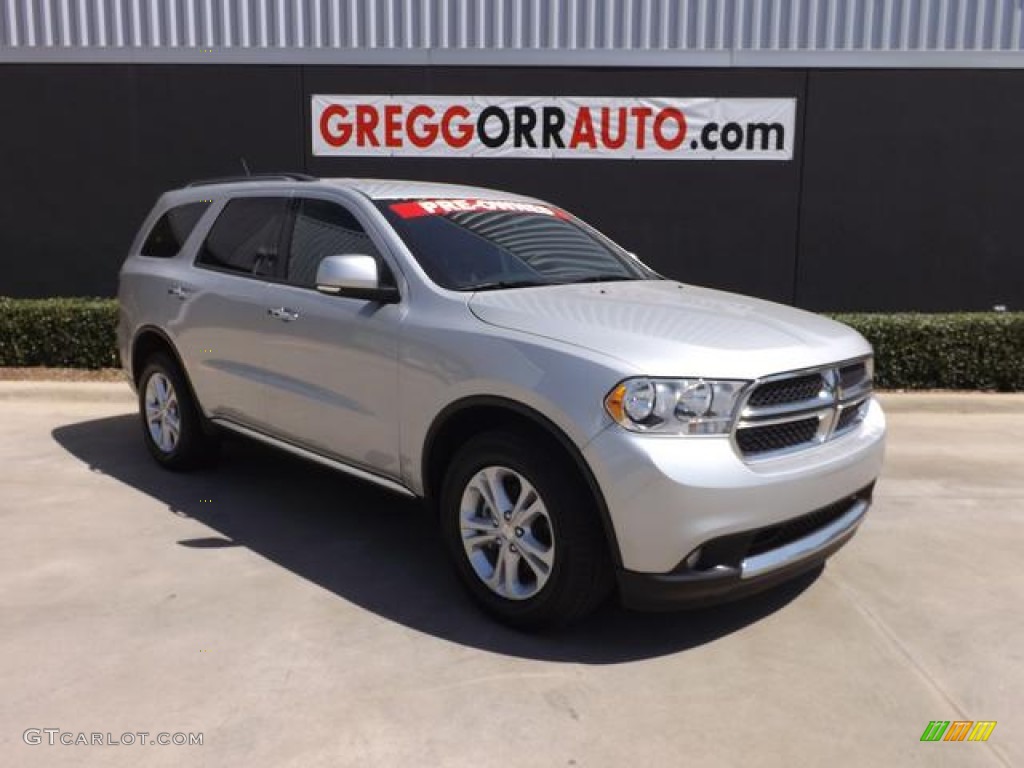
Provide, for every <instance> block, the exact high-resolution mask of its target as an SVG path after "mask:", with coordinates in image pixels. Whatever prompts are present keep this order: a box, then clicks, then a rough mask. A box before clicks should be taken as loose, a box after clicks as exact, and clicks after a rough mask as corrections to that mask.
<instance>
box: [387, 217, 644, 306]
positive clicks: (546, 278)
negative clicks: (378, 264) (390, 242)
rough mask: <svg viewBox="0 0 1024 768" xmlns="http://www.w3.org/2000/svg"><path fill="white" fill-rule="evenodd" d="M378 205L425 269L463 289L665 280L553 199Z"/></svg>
mask: <svg viewBox="0 0 1024 768" xmlns="http://www.w3.org/2000/svg"><path fill="white" fill-rule="evenodd" d="M377 206H378V207H379V208H380V210H381V211H382V212H383V214H384V216H385V217H386V218H387V220H388V221H389V222H390V223H391V225H392V226H393V227H394V228H395V231H397V232H398V234H399V236H400V237H401V238H402V240H403V241H404V242H405V244H406V246H407V247H408V248H409V250H410V251H411V252H412V254H413V256H415V257H416V260H417V261H418V262H419V264H420V266H422V267H423V270H424V271H425V272H426V273H427V275H429V276H430V278H431V279H432V280H433V281H434V282H436V283H437V284H438V285H440V286H442V287H444V288H450V289H452V290H456V291H480V290H493V289H500V288H520V287H525V286H534V285H562V284H566V283H580V282H599V281H604V280H658V279H660V277H659V276H658V275H657V274H656V273H655V272H653V271H652V270H650V269H648V268H647V267H645V266H644V265H643V264H641V263H640V262H639V261H638V260H637V259H636V258H635V257H633V256H632V255H630V254H629V253H627V252H626V251H623V250H622V249H621V248H619V247H618V246H616V245H615V244H614V243H612V242H611V241H610V240H607V239H606V238H604V237H603V236H601V235H599V234H597V233H596V232H594V231H593V230H592V229H590V228H589V227H587V226H586V225H585V224H583V223H582V222H580V221H578V220H576V219H574V218H572V217H571V216H569V214H567V213H565V212H564V211H562V210H559V209H557V208H554V207H552V206H547V205H541V204H539V203H520V202H512V201H503V200H473V199H469V200H420V199H417V200H403V201H396V200H385V201H378V202H377Z"/></svg>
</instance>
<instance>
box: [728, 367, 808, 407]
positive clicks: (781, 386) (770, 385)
mask: <svg viewBox="0 0 1024 768" xmlns="http://www.w3.org/2000/svg"><path fill="white" fill-rule="evenodd" d="M822 384H823V382H822V378H821V374H820V373H809V374H807V375H806V376H797V377H796V378H794V379H782V380H780V381H769V382H767V383H765V384H762V385H761V386H760V387H758V388H757V389H756V390H754V392H753V393H752V394H751V395H750V399H749V400H748V401H747V405H755V406H760V405H782V404H783V403H793V402H799V401H801V400H810V399H811V398H814V397H817V396H818V392H820V391H821V386H822Z"/></svg>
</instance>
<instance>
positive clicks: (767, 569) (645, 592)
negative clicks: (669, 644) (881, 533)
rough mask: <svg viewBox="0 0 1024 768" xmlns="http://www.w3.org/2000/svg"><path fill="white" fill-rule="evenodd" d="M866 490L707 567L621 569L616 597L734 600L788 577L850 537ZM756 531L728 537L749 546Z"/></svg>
mask: <svg viewBox="0 0 1024 768" xmlns="http://www.w3.org/2000/svg"><path fill="white" fill-rule="evenodd" d="M871 490H872V489H871V487H868V488H866V489H864V490H863V491H860V492H859V493H857V494H854V495H853V496H851V497H849V498H848V499H845V500H844V501H843V502H840V504H841V505H842V507H843V510H844V511H842V512H841V514H839V515H838V516H837V517H835V519H833V520H832V521H831V522H830V523H827V524H825V525H823V526H821V527H819V528H816V529H814V530H812V531H811V532H810V533H808V534H807V535H806V536H802V537H800V538H797V539H793V540H791V541H788V542H786V543H783V544H780V546H778V547H776V548H774V549H768V550H764V551H760V552H757V553H756V554H748V555H747V556H745V557H744V556H740V557H737V558H736V559H735V560H734V561H733V562H732V563H719V564H716V565H714V566H712V567H708V568H705V567H701V566H700V565H698V566H697V567H688V566H687V565H686V564H685V563H681V564H680V565H679V566H678V567H677V568H676V570H675V571H673V572H671V573H665V574H661V573H637V572H635V571H627V570H624V569H621V570H619V573H618V581H619V591H620V594H621V597H622V602H623V603H624V604H625V605H627V606H629V607H631V608H637V609H658V608H663V607H672V606H677V605H688V606H700V605H709V604H714V603H721V602H726V601H730V600H736V599H739V598H741V597H746V596H748V595H752V594H755V593H757V592H760V591H762V590H765V589H769V588H770V587H773V586H776V585H777V584H781V583H782V582H785V581H789V580H790V579H793V578H795V577H796V576H799V575H800V574H802V573H805V572H807V571H810V570H812V569H814V568H816V567H818V566H819V565H821V564H822V563H823V562H825V560H826V559H828V557H829V556H830V555H831V554H832V553H833V552H835V551H836V550H838V549H839V548H840V547H842V546H843V545H844V544H846V542H847V541H849V540H850V538H852V537H853V534H854V533H856V532H857V528H858V526H859V525H860V524H861V522H863V520H864V516H865V515H866V514H867V511H868V507H869V506H870V505H871ZM833 506H834V505H833ZM777 527H778V526H776V528H777ZM759 535H760V534H758V532H751V533H749V534H747V535H740V536H736V537H730V538H733V539H736V540H737V544H739V542H740V541H745V542H746V546H749V544H750V542H752V541H754V540H756V539H757V537H758V536H759ZM719 554H721V553H719ZM737 561H738V562H737Z"/></svg>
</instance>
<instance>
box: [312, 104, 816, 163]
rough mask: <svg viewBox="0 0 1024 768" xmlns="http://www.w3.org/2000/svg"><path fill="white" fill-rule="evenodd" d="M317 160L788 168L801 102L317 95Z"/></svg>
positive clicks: (315, 135)
mask: <svg viewBox="0 0 1024 768" xmlns="http://www.w3.org/2000/svg"><path fill="white" fill-rule="evenodd" d="M312 107H313V110H312V118H313V120H312V122H313V125H312V129H313V154H314V155H317V156H332V155H333V156H350V155H361V156H377V157H381V156H383V157H484V158H516V157H532V158H590V159H595V158H605V159H610V160H790V159H792V157H793V130H794V123H795V117H796V99H713V98H710V99H678V98H655V97H649V98H647V97H645V98H619V97H597V96H559V97H548V96H327V95H316V96H313V104H312Z"/></svg>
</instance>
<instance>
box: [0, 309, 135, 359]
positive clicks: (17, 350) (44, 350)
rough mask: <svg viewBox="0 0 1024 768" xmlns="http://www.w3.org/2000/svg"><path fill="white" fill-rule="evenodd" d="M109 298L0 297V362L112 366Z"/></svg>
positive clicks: (114, 355) (112, 327)
mask: <svg viewBox="0 0 1024 768" xmlns="http://www.w3.org/2000/svg"><path fill="white" fill-rule="evenodd" d="M116 328H117V301H115V300H114V299H8V298H3V297H0V366H12V367H18V368H21V367H30V366H37V365H43V366H49V367H53V368H116V367H117V366H118V357H117V342H116V337H115V332H116Z"/></svg>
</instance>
